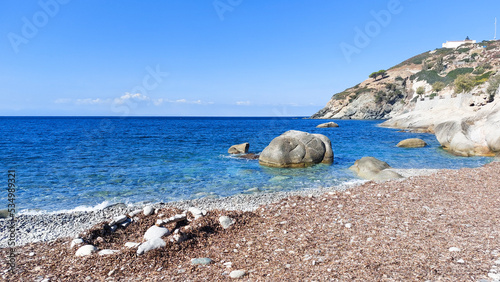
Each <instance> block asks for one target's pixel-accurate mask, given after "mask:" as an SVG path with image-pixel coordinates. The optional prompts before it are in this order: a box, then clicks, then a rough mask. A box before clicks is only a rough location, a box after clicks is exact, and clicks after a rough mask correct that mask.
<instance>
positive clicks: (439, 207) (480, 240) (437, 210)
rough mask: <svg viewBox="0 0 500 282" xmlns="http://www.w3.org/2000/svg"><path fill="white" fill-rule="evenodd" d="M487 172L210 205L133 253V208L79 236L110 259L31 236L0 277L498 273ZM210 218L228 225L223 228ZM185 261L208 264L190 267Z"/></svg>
mask: <svg viewBox="0 0 500 282" xmlns="http://www.w3.org/2000/svg"><path fill="white" fill-rule="evenodd" d="M499 172H500V163H491V164H488V165H485V166H484V167H481V168H475V169H469V168H464V169H460V170H442V171H439V172H438V173H436V174H434V175H431V176H420V177H412V178H409V179H406V180H404V181H391V182H385V183H374V182H367V183H365V184H363V185H360V186H358V187H355V188H352V189H349V190H347V191H344V192H330V193H326V194H324V195H322V196H311V197H302V196H293V197H289V198H287V199H283V200H281V201H279V202H277V203H274V204H270V205H266V206H262V207H260V208H258V209H257V210H255V211H254V212H238V211H221V210H212V211H209V212H208V214H207V215H206V216H205V217H201V218H199V219H196V220H193V221H192V222H191V223H190V225H191V226H192V227H193V228H192V230H191V231H190V233H189V240H187V241H185V242H182V243H180V244H175V243H173V242H170V241H169V240H168V237H165V238H164V239H165V241H166V242H167V246H166V247H165V248H162V249H157V250H153V251H150V252H148V253H146V254H144V255H141V256H137V255H136V252H135V249H127V248H125V247H124V244H125V243H126V242H128V241H138V240H139V239H141V238H142V236H143V234H144V232H145V230H147V228H149V227H150V226H151V225H153V224H154V223H155V220H156V218H157V217H156V215H152V216H149V217H148V216H144V215H142V214H141V215H139V220H138V221H136V222H134V223H132V224H131V225H130V226H129V227H127V228H126V229H118V230H117V231H116V232H114V233H110V234H100V235H102V236H96V233H95V232H97V230H100V229H101V228H102V226H103V224H105V223H101V224H99V225H98V226H96V227H95V228H94V229H93V230H89V231H88V232H86V233H85V234H82V235H83V238H85V239H86V240H88V241H89V242H90V243H92V244H95V245H96V246H97V247H98V248H99V249H104V248H109V249H118V250H120V253H118V254H113V255H105V256H100V255H98V254H92V255H90V256H88V257H75V256H74V254H75V251H76V248H73V249H70V248H69V242H70V241H71V239H70V238H65V239H58V240H56V241H53V242H49V243H32V244H28V245H25V246H23V247H19V248H18V249H17V266H16V270H15V273H14V274H10V273H7V272H3V273H2V275H3V278H4V279H6V280H10V281H26V280H29V281H34V280H37V279H38V280H42V279H45V278H49V279H50V280H51V281H58V280H65V281H82V280H89V281H104V280H110V281H130V280H132V281H142V280H145V279H149V280H152V281H162V280H174V281H220V280H222V281H224V280H230V278H229V273H231V271H233V270H244V273H245V274H244V276H243V277H242V279H243V280H249V281H276V280H287V281H288V280H290V281H327V280H333V281H336V280H337V281H341V280H342V281H344V280H349V281H350V280H357V281H425V280H432V281H473V280H481V279H486V281H490V280H492V278H488V274H489V273H490V274H493V275H494V274H495V272H500V270H499V269H498V268H500V266H498V265H496V263H497V264H498V263H499V260H500V204H499V202H500V188H499V185H498V183H500V173H499ZM180 211H181V210H176V209H162V210H160V211H159V213H164V214H165V215H166V216H170V215H173V214H175V213H178V212H180ZM221 215H227V216H230V217H231V218H233V219H234V220H235V223H234V224H233V225H232V226H230V227H229V228H228V229H223V228H222V227H221V226H220V224H219V222H218V218H219V216H221ZM169 227H170V228H173V226H169ZM93 232H94V233H93ZM92 234H94V235H92ZM99 237H100V239H99ZM1 252H2V257H3V258H5V257H6V256H7V253H8V250H7V249H2V250H1ZM193 258H210V259H211V260H212V263H210V264H208V265H192V264H191V259H193ZM1 267H2V269H6V267H7V266H6V264H5V262H4V260H2V262H1ZM492 277H493V276H492Z"/></svg>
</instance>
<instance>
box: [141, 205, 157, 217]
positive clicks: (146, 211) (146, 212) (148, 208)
mask: <svg viewBox="0 0 500 282" xmlns="http://www.w3.org/2000/svg"><path fill="white" fill-rule="evenodd" d="M154 211H155V210H154V209H153V207H152V206H145V207H144V209H143V210H142V212H143V213H144V215H152V214H153V212H154Z"/></svg>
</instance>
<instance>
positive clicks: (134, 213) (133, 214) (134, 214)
mask: <svg viewBox="0 0 500 282" xmlns="http://www.w3.org/2000/svg"><path fill="white" fill-rule="evenodd" d="M141 212H142V210H135V211H132V212H130V213H129V214H128V216H130V217H134V216H136V215H138V214H140V213H141Z"/></svg>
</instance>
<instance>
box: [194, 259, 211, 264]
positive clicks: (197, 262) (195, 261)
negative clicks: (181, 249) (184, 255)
mask: <svg viewBox="0 0 500 282" xmlns="http://www.w3.org/2000/svg"><path fill="white" fill-rule="evenodd" d="M211 263H212V260H211V259H209V258H194V259H191V264H192V265H207V264H211Z"/></svg>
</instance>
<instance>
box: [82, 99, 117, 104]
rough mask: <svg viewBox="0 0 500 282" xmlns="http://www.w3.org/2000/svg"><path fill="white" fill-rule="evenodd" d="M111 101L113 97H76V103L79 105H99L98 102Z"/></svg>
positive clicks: (105, 102) (106, 102)
mask: <svg viewBox="0 0 500 282" xmlns="http://www.w3.org/2000/svg"><path fill="white" fill-rule="evenodd" d="M110 102H111V99H105V100H103V99H101V98H97V99H91V98H87V99H76V101H75V104H77V105H98V104H108V103H110Z"/></svg>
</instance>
